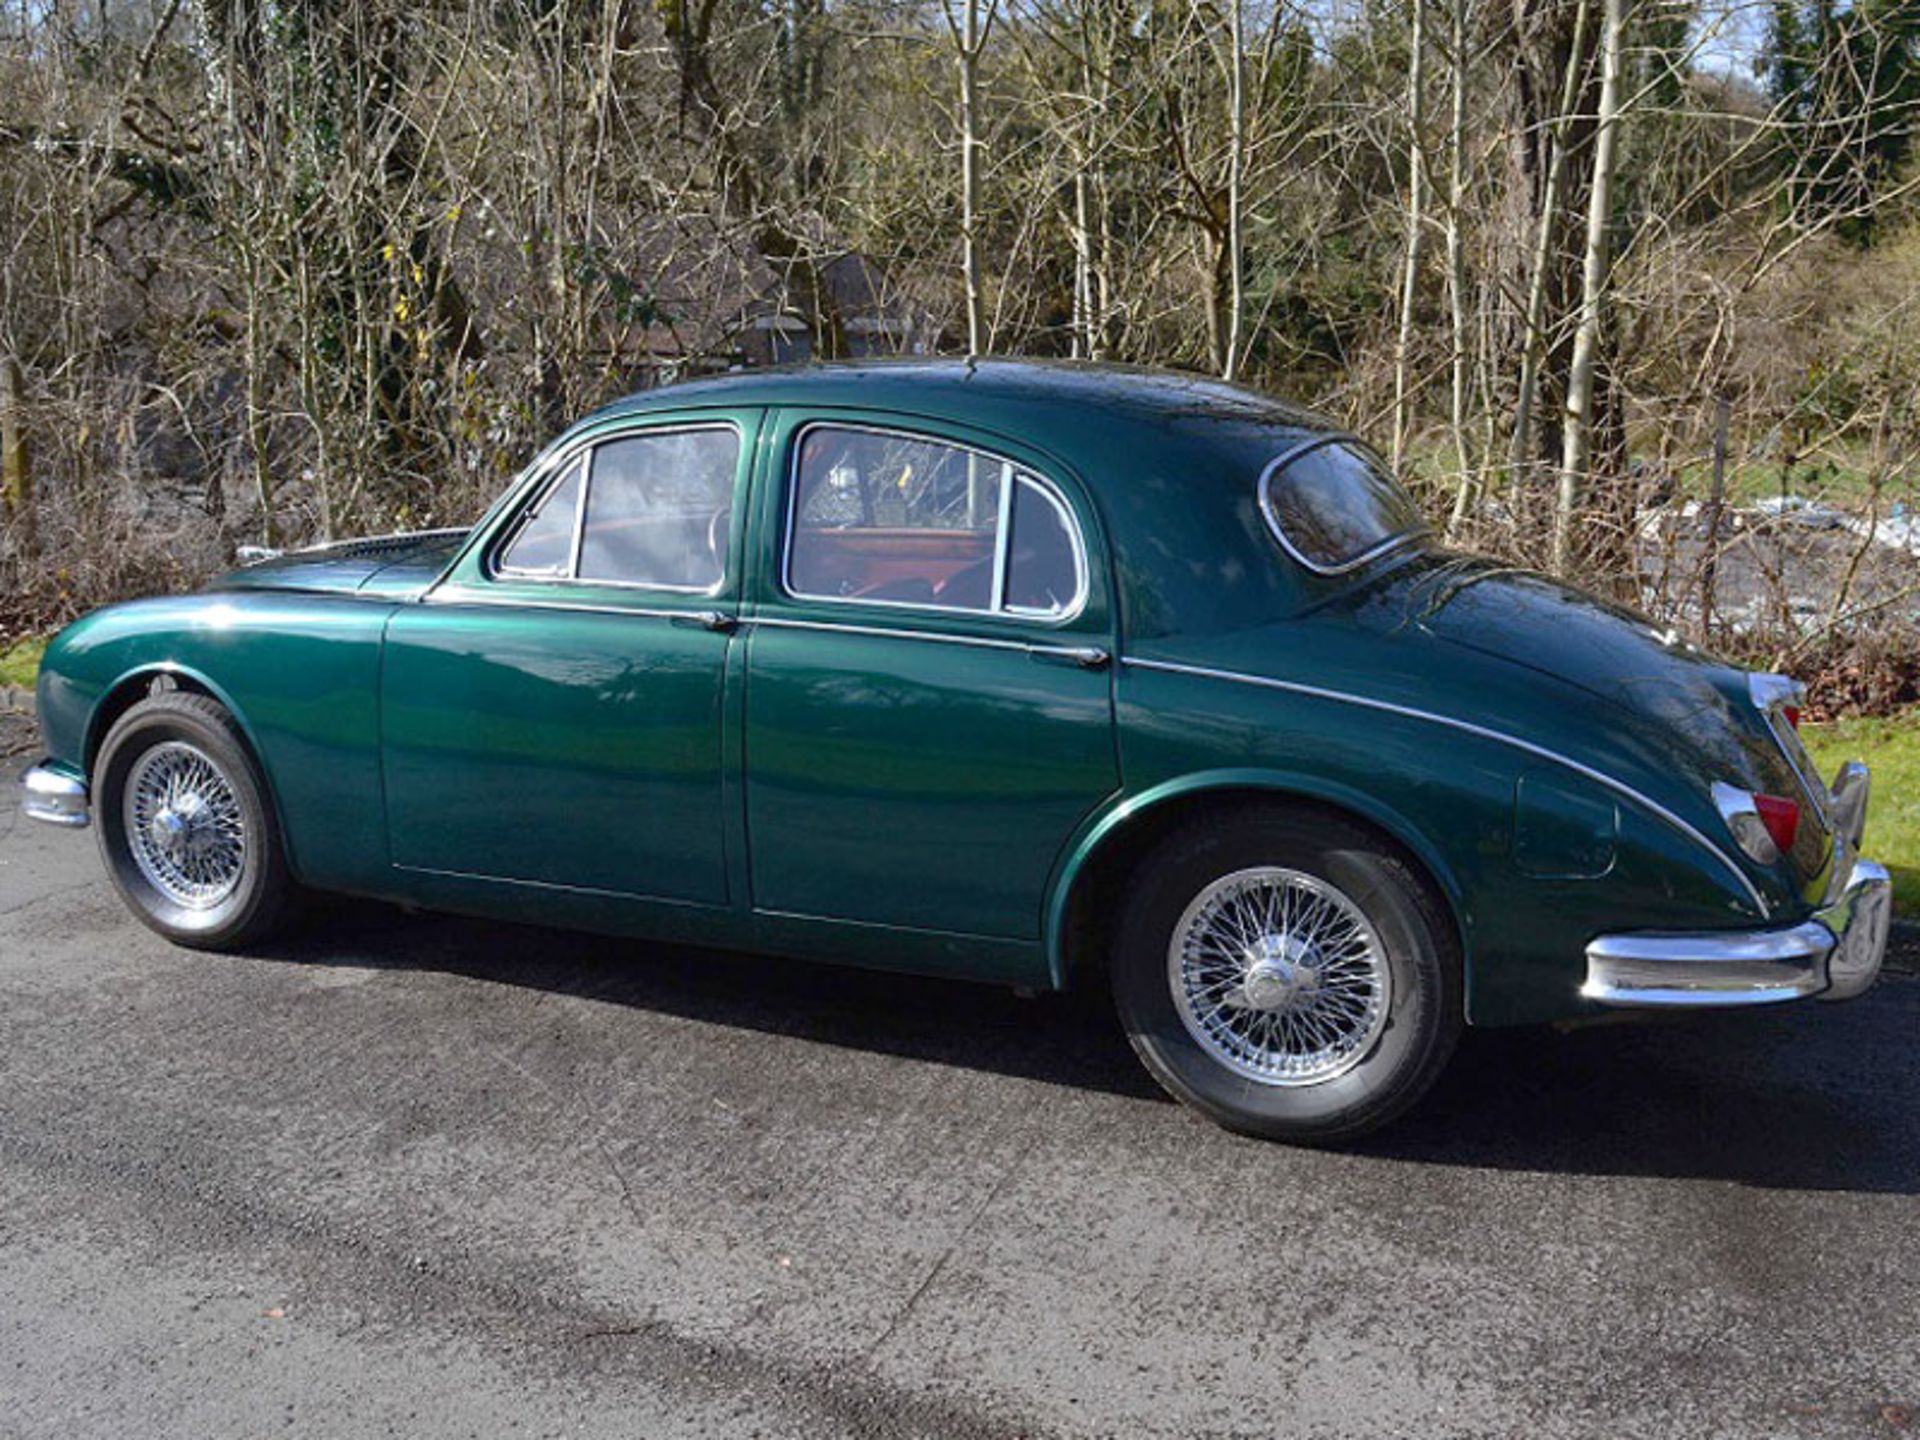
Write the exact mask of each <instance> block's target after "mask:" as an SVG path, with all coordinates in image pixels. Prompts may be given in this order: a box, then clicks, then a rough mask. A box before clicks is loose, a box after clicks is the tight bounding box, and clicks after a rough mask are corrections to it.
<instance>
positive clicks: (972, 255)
mask: <svg viewBox="0 0 1920 1440" xmlns="http://www.w3.org/2000/svg"><path fill="white" fill-rule="evenodd" d="M947 23H948V25H949V26H951V27H952V28H953V30H954V45H955V51H956V57H957V59H958V61H959V70H960V271H961V279H962V282H963V284H964V285H965V287H966V294H967V353H968V354H969V355H979V354H981V353H983V352H984V351H985V349H986V340H985V336H984V334H983V333H982V321H981V310H980V235H979V229H978V222H979V214H980V155H979V150H980V132H979V114H978V107H979V100H980V50H981V47H982V46H983V45H985V44H986V32H987V29H988V28H989V27H990V26H991V25H992V23H993V17H992V15H991V13H989V14H988V15H987V16H985V17H984V19H983V17H982V15H981V12H980V0H960V18H959V20H958V21H957V22H956V21H955V20H954V16H953V12H952V10H951V9H949V10H948V11H947Z"/></svg>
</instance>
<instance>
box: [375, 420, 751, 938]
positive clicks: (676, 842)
mask: <svg viewBox="0 0 1920 1440" xmlns="http://www.w3.org/2000/svg"><path fill="white" fill-rule="evenodd" d="M758 428H759V413H758V412H757V411H753V412H745V413H741V412H730V413H728V414H726V415H715V414H711V413H697V412H696V413H689V414H677V415H647V416H645V417H640V418H635V419H633V420H630V421H627V422H621V423H616V424H615V425H614V426H612V427H611V428H602V429H600V430H598V431H596V432H594V433H592V434H591V435H589V436H586V437H584V438H582V439H581V440H580V441H579V442H577V443H574V444H570V445H569V446H567V447H565V448H563V449H561V450H559V451H558V452H556V453H555V454H554V455H553V456H551V457H549V459H548V460H547V461H546V462H545V464H544V466H543V469H542V472H541V474H540V475H539V476H538V477H537V479H536V480H535V482H534V483H533V485H532V486H531V487H530V489H529V490H528V491H527V493H526V494H525V495H524V496H523V497H522V498H521V500H520V502H519V503H518V504H517V505H516V506H515V507H513V508H511V509H510V510H508V511H507V512H505V513H503V514H502V516H501V519H500V523H499V524H498V526H497V527H496V528H495V529H494V530H493V531H492V532H491V533H490V535H489V537H488V539H487V541H486V543H485V544H483V545H480V546H477V547H476V548H475V549H474V550H473V551H472V552H470V553H469V554H468V555H466V556H463V557H462V559H461V561H460V562H459V563H458V564H457V565H456V566H455V569H454V571H453V572H452V573H451V574H450V575H449V577H448V579H447V580H446V581H445V582H443V583H442V584H441V585H440V586H438V587H436V589H435V590H434V591H433V592H432V593H431V594H430V595H429V596H428V597H427V599H426V600H425V601H424V602H423V603H421V604H419V605H415V606H409V607H405V608H403V609H402V610H401V611H399V612H398V613H397V614H396V615H395V617H394V619H393V621H392V623H391V625H390V626H389V629H388V632H387V639H386V649H385V659H384V672H383V680H382V695H381V727H382V733H381V747H382V760H383V771H384V775H385V783H386V798H387V818H388V837H389V843H390V847H391V856H392V860H393V863H394V864H395V865H396V866H399V867H402V868H405V869H410V870H420V871H429V872H435V873H439V874H444V875H454V876H468V877H481V878H485V879H491V880H499V881H503V882H521V883H532V884H540V885H549V886H561V887H565V888H567V889H569V890H578V891H584V892H590V893H602V894H608V895H615V896H635V897H640V898H646V899H659V900H671V901H681V902H695V903H704V904H712V905H720V904H724V903H726V902H727V900H728V898H729V876H728V865H727V837H728V833H729V827H728V825H727V824H726V818H725V817H726V813H727V809H728V803H727V797H728V795H729V794H731V793H733V787H734V785H735V784H736V783H737V768H736V767H737V755H735V756H734V757H733V758H730V752H729V750H728V747H727V737H728V733H729V727H728V725H727V723H726V715H727V705H728V696H729V689H728V684H727V670H728V660H729V654H730V651H731V648H732V647H733V646H734V644H735V643H736V637H735V634H734V621H735V618H736V617H737V614H738V608H739V595H740V585H739V576H740V568H741V558H742V557H741V541H740V531H741V529H742V527H741V526H740V525H739V524H738V523H737V519H738V517H739V516H741V515H743V514H744V510H745V495H746V487H747V477H748V475H749V473H750V470H751V466H752V456H753V454H754V444H755V439H756V436H757V433H758ZM736 746H737V741H736ZM733 803H734V805H735V806H737V804H738V801H737V799H736V800H735V801H734V802H733Z"/></svg>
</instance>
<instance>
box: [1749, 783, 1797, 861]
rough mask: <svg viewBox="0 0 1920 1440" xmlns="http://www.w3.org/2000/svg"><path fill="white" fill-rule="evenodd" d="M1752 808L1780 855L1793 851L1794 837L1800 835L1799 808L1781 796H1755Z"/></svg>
mask: <svg viewBox="0 0 1920 1440" xmlns="http://www.w3.org/2000/svg"><path fill="white" fill-rule="evenodd" d="M1753 808H1754V810H1755V811H1756V812H1757V813H1758V814H1759V816H1760V823H1761V824H1762V825H1764V826H1766V827H1767V834H1768V836H1769V837H1771V839H1772V840H1773V843H1774V845H1775V847H1776V848H1778V849H1779V851H1780V853H1781V854H1782V855H1785V854H1786V853H1787V852H1788V851H1789V850H1791V849H1793V839H1794V836H1796V835H1798V834H1799V833H1800V807H1799V806H1798V805H1796V804H1794V802H1793V801H1791V800H1788V799H1787V798H1785V797H1784V796H1781V795H1755V796H1754V797H1753Z"/></svg>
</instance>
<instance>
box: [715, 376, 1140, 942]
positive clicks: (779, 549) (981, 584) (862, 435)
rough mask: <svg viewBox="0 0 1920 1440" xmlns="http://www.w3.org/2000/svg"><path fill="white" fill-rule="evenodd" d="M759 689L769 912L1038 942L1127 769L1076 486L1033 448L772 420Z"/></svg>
mask: <svg viewBox="0 0 1920 1440" xmlns="http://www.w3.org/2000/svg"><path fill="white" fill-rule="evenodd" d="M769 423H770V427H771V429H772V432H773V433H772V435H771V437H770V439H771V443H770V444H769V445H768V447H767V453H768V455H769V457H770V465H772V466H777V472H778V478H777V479H776V480H774V481H773V482H772V483H768V484H766V485H763V486H762V487H761V489H762V495H761V497H760V503H759V505H758V507H757V508H758V509H759V522H760V524H759V535H760V542H759V543H758V544H757V545H756V547H755V555H756V558H757V561H758V569H757V572H756V575H755V577H754V595H755V606H754V609H753V612H752V616H751V623H750V625H749V630H750V638H749V642H748V650H747V683H746V725H745V738H746V774H747V780H746V795H747V835H748V846H749V850H750V854H751V864H750V873H751V876H752V892H753V904H754V908H755V909H756V911H758V912H761V913H762V914H763V915H764V914H768V913H772V914H774V915H778V916H782V917H788V918H792V919H805V918H812V919H821V920H828V921H841V922H855V923H858V924H860V925H865V926H874V925H880V926H890V927H897V928H900V929H906V930H915V931H922V932H943V933H947V934H952V935H963V936H983V937H992V938H996V939H1005V940H1015V941H1036V940H1038V939H1039V937H1040V934H1041V925H1042V913H1041V912H1042V909H1043V906H1044V903H1045V896H1046V890H1047V882H1048V878H1049V876H1050V874H1051V872H1052V869H1053V866H1054V863H1055V861H1056V859H1057V858H1058V856H1059V855H1060V853H1061V850H1062V847H1063V846H1064V845H1065V843H1066V842H1067V840H1068V838H1069V837H1070V836H1071V835H1072V834H1073V832H1074V831H1075V829H1076V828H1077V827H1078V826H1079V825H1080V824H1081V822H1082V821H1083V820H1084V819H1086V817H1087V816H1088V815H1089V813H1090V812H1091V811H1093V810H1094V809H1095V808H1096V807H1097V806H1098V804H1099V803H1100V801H1101V800H1102V799H1103V798H1104V797H1106V796H1108V795H1109V794H1111V793H1112V792H1113V790H1114V789H1115V788H1116V786H1117V784H1118V772H1117V765H1116V760H1115V749H1114V739H1113V700H1112V677H1111V669H1110V658H1109V657H1110V651H1111V646H1112V633H1111V620H1110V615H1109V610H1108V604H1107V584H1106V574H1105V562H1104V557H1103V554H1102V547H1101V545H1100V544H1099V535H1098V531H1097V528H1096V527H1095V525H1094V523H1093V518H1094V517H1093V516H1092V514H1091V511H1090V509H1089V508H1088V506H1087V505H1086V502H1085V498H1084V496H1083V495H1082V494H1081V493H1080V492H1079V491H1078V489H1077V488H1076V487H1074V486H1072V485H1071V484H1070V482H1069V479H1068V477H1066V476H1065V475H1064V474H1063V473H1061V472H1058V471H1056V470H1054V469H1052V468H1051V467H1049V466H1048V465H1047V464H1046V463H1045V462H1044V461H1043V460H1042V459H1041V457H1039V456H1038V455H1034V454H1027V453H1023V452H1020V451H1018V450H1016V448H1015V447H1012V446H1009V445H1007V444H1005V443H1003V442H994V441H990V440H987V439H980V438H975V437H973V436H970V435H967V434H965V433H964V432H958V431H955V430H953V429H952V428H951V427H930V426H929V425H925V424H922V423H920V422H915V421H909V420H906V419H900V420H893V419H888V420H885V421H884V422H883V421H879V420H876V419H875V418H873V417H865V418H858V417H852V416H849V417H845V418H832V417H828V416H822V415H797V414H794V413H792V412H781V413H780V414H779V415H778V416H776V418H775V419H774V420H772V421H770V422H769Z"/></svg>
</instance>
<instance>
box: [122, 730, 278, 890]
mask: <svg viewBox="0 0 1920 1440" xmlns="http://www.w3.org/2000/svg"><path fill="white" fill-rule="evenodd" d="M122 814H123V819H124V822H125V826H126V842H127V849H128V852H129V853H130V854H131V855H132V857H133V862H134V864H135V865H137V866H138V867H139V870H140V874H141V875H142V877H144V878H145V880H146V882H147V883H148V884H149V885H151V886H152V887H153V888H154V890H155V891H157V892H158V893H159V894H160V895H161V896H162V897H163V898H165V899H166V900H167V901H169V902H170V903H172V904H174V905H178V906H180V907H182V908H183V909H187V910H210V909H212V908H213V907H215V906H217V905H220V904H221V903H223V902H224V901H226V900H227V899H228V898H229V897H230V896H231V895H232V894H233V893H234V891H235V890H236V889H237V888H238V887H239V885H240V882H241V879H242V878H243V877H244V875H245V874H246V867H247V853H248V836H247V824H246V812H245V811H244V809H243V808H242V806H241V803H240V796H239V794H238V792H237V790H236V789H235V786H234V783H233V780H232V778H231V777H230V776H229V775H228V774H227V773H226V771H225V770H223V769H222V768H221V767H220V765H219V764H218V763H216V762H215V761H214V759H213V758H212V757H211V756H209V755H208V754H207V753H206V752H205V751H204V750H201V749H200V748H199V747H198V746H196V745H191V744H189V743H187V742H186V741H184V740H168V741H165V742H163V743H162V744H159V745H155V746H154V747H153V748H151V749H150V750H147V751H145V752H144V753H143V754H141V755H140V757H139V758H138V759H136V760H135V761H134V762H133V766H132V769H131V770H130V771H129V772H128V774H127V781H126V787H125V792H124V798H123V801H122Z"/></svg>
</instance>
